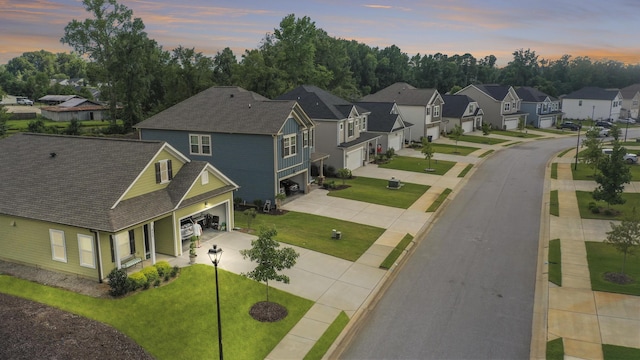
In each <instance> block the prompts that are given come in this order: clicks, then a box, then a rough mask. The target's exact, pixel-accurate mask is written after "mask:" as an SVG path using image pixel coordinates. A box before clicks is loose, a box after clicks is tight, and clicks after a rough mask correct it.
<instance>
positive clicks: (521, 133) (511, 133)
mask: <svg viewBox="0 0 640 360" xmlns="http://www.w3.org/2000/svg"><path fill="white" fill-rule="evenodd" d="M493 133H494V134H497V135H504V136H511V137H519V138H525V139H532V138H539V137H542V135H538V134H529V133H528V132H526V131H511V130H493Z"/></svg>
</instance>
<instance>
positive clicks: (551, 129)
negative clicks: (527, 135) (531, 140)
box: [535, 128, 565, 135]
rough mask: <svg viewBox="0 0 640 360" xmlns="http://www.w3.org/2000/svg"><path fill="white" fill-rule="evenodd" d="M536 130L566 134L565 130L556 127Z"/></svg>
mask: <svg viewBox="0 0 640 360" xmlns="http://www.w3.org/2000/svg"><path fill="white" fill-rule="evenodd" d="M535 131H539V132H545V133H549V134H557V135H562V134H565V132H564V131H562V130H559V129H554V128H548V129H535Z"/></svg>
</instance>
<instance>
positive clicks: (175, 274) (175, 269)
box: [171, 265, 180, 277]
mask: <svg viewBox="0 0 640 360" xmlns="http://www.w3.org/2000/svg"><path fill="white" fill-rule="evenodd" d="M179 272H180V268H179V267H178V265H176V266H174V267H173V268H172V269H171V277H176V276H178V273H179Z"/></svg>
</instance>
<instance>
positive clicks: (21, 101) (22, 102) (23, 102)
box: [17, 98, 33, 106]
mask: <svg viewBox="0 0 640 360" xmlns="http://www.w3.org/2000/svg"><path fill="white" fill-rule="evenodd" d="M17 103H18V105H29V106H32V105H33V101H31V100H29V99H27V98H20V99H18V100H17Z"/></svg>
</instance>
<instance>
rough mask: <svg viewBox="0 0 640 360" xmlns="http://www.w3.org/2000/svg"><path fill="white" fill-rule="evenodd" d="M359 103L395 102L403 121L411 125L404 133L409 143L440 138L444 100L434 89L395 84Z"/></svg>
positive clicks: (400, 83) (364, 98) (402, 83)
mask: <svg viewBox="0 0 640 360" xmlns="http://www.w3.org/2000/svg"><path fill="white" fill-rule="evenodd" d="M361 101H366V102H395V103H396V104H398V108H399V109H400V113H401V114H402V117H403V119H404V120H405V121H407V122H409V123H411V124H413V126H412V127H410V128H408V129H407V131H406V132H405V138H407V139H409V140H410V141H418V142H419V141H421V140H422V138H423V137H425V138H428V139H431V140H436V139H437V138H439V137H440V132H441V131H444V130H443V129H440V124H441V121H442V106H443V104H444V100H443V99H442V96H440V93H439V92H438V90H436V89H417V88H415V87H413V86H411V85H409V84H407V83H404V82H397V83H395V84H392V85H389V86H387V87H386V88H384V89H382V90H380V91H378V92H376V93H374V94H370V95H367V96H365V97H363V98H362V100H361Z"/></svg>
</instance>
